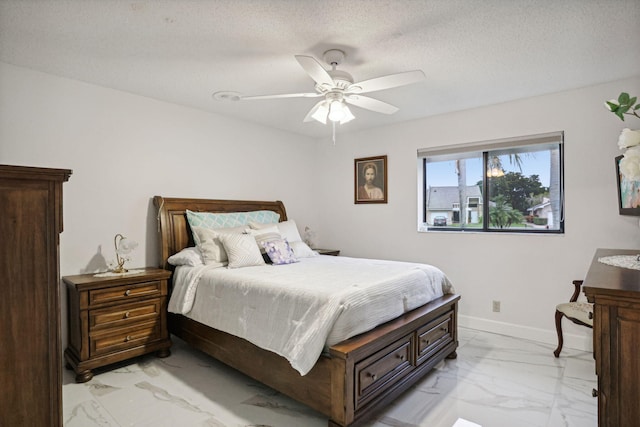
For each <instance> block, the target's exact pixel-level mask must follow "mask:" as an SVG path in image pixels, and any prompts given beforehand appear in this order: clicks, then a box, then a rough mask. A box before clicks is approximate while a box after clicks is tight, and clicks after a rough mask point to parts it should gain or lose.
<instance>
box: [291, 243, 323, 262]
mask: <svg viewBox="0 0 640 427" xmlns="http://www.w3.org/2000/svg"><path fill="white" fill-rule="evenodd" d="M289 246H291V250H292V251H293V253H294V254H295V256H296V258H311V257H314V256H318V252H316V251H314V250H313V249H311V248H310V247H309V245H307V244H306V243H305V242H303V241H302V240H298V241H297V242H289Z"/></svg>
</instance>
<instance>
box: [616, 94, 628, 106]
mask: <svg viewBox="0 0 640 427" xmlns="http://www.w3.org/2000/svg"><path fill="white" fill-rule="evenodd" d="M618 102H619V103H620V104H621V105H622V104H628V103H629V94H628V93H627V92H622V93H621V94H620V96H619V97H618Z"/></svg>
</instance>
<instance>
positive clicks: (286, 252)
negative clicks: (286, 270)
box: [262, 239, 298, 265]
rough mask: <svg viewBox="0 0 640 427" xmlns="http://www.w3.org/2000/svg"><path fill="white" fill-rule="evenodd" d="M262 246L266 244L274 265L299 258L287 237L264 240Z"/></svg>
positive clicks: (291, 261)
mask: <svg viewBox="0 0 640 427" xmlns="http://www.w3.org/2000/svg"><path fill="white" fill-rule="evenodd" d="M262 246H264V249H265V251H266V252H267V255H269V258H270V259H271V261H272V263H273V264H274V265H280V264H292V263H294V262H298V258H296V256H295V255H294V254H293V251H292V250H291V247H290V246H289V242H287V239H279V240H270V241H268V242H263V243H262Z"/></svg>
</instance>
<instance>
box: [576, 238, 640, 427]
mask: <svg viewBox="0 0 640 427" xmlns="http://www.w3.org/2000/svg"><path fill="white" fill-rule="evenodd" d="M638 254H640V250H617V249H598V250H597V251H596V253H595V255H594V257H593V260H592V262H591V266H590V268H589V271H588V273H587V277H586V279H585V281H584V284H583V286H582V287H583V289H584V293H585V295H586V296H587V299H588V300H589V302H592V303H593V304H594V323H593V346H594V356H595V360H596V374H597V375H598V389H597V390H594V394H597V396H598V426H600V427H634V426H639V425H640V353H639V352H640V270H634V269H629V268H623V267H614V266H611V265H607V264H603V263H601V262H599V261H598V259H600V258H602V257H605V256H612V255H635V256H637V255H638Z"/></svg>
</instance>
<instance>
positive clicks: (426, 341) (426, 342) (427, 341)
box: [422, 340, 431, 345]
mask: <svg viewBox="0 0 640 427" xmlns="http://www.w3.org/2000/svg"><path fill="white" fill-rule="evenodd" d="M422 342H423V343H425V344H426V345H429V344H431V341H429V340H422Z"/></svg>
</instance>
